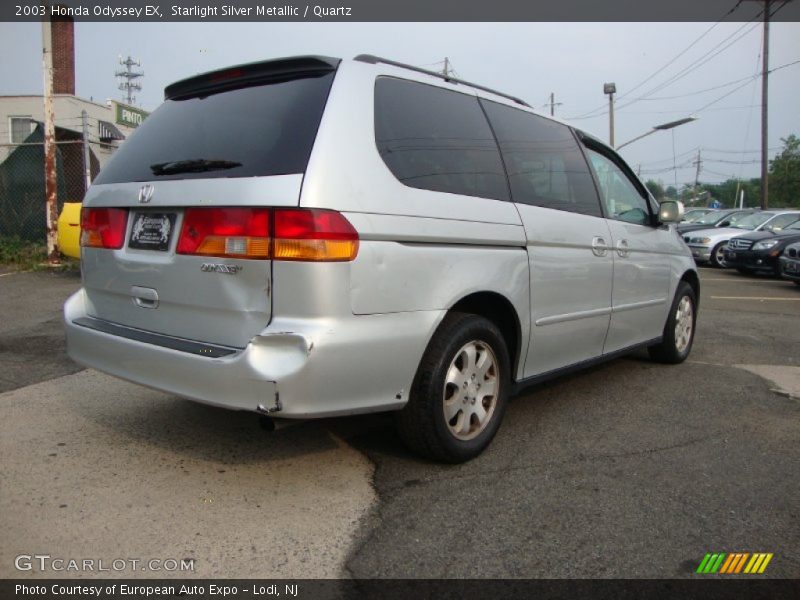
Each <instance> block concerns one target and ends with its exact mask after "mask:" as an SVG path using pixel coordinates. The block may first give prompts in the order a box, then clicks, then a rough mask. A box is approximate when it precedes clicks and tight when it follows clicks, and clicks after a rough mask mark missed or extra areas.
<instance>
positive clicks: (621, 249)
mask: <svg viewBox="0 0 800 600" xmlns="http://www.w3.org/2000/svg"><path fill="white" fill-rule="evenodd" d="M630 253H631V249H630V247H629V246H628V240H620V241H618V242H617V254H619V255H620V257H621V258H626V257H627V256H628V254H630Z"/></svg>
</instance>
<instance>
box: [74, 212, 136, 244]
mask: <svg viewBox="0 0 800 600" xmlns="http://www.w3.org/2000/svg"><path fill="white" fill-rule="evenodd" d="M127 224H128V211H127V210H126V209H124V208H82V209H81V246H83V247H84V248H108V249H111V250H118V249H120V248H122V245H123V244H124V243H125V230H126V226H127Z"/></svg>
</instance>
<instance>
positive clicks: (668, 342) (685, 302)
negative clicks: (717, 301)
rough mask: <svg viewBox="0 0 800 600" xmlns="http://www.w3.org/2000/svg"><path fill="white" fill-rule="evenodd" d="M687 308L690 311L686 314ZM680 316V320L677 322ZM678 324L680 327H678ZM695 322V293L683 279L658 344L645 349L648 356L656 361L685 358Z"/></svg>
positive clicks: (666, 361) (689, 347) (675, 360)
mask: <svg viewBox="0 0 800 600" xmlns="http://www.w3.org/2000/svg"><path fill="white" fill-rule="evenodd" d="M687 308H689V309H690V312H689V313H688V314H687V312H686V311H687ZM679 316H680V322H679ZM679 324H680V327H679ZM696 324H697V295H696V294H695V293H694V290H693V289H692V286H690V285H689V284H688V283H686V282H685V281H681V282H680V283H679V284H678V289H677V290H676V292H675V298H674V300H673V301H672V306H671V307H670V309H669V316H668V317H667V323H666V325H664V334H663V337H662V340H661V343H660V344H656V345H655V346H650V347H649V348H648V349H647V350H648V352H649V353H650V358H652V359H653V360H655V361H657V362H663V363H668V364H678V363H682V362H683V361H685V360H686V357H687V356H689V353H690V352H691V351H692V344H693V343H694V333H695V329H696Z"/></svg>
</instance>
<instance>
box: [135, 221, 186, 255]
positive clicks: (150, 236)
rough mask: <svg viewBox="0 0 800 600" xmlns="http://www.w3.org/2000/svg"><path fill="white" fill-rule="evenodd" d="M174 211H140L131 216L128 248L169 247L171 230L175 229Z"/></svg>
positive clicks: (163, 249) (165, 249)
mask: <svg viewBox="0 0 800 600" xmlns="http://www.w3.org/2000/svg"><path fill="white" fill-rule="evenodd" d="M175 218H176V216H175V213H156V212H149V211H148V212H140V213H136V214H135V215H134V218H133V226H132V227H131V236H130V239H129V240H128V248H133V249H135V250H157V251H159V252H165V251H167V250H168V249H169V243H170V240H171V239H172V232H173V231H174V230H175Z"/></svg>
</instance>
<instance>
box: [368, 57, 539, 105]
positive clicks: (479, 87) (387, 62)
mask: <svg viewBox="0 0 800 600" xmlns="http://www.w3.org/2000/svg"><path fill="white" fill-rule="evenodd" d="M353 60H357V61H358V62H363V63H369V64H371V65H375V64H378V63H380V64H384V65H392V66H393V67H400V68H401V69H409V70H410V71H416V72H417V73H425V75H431V76H433V77H438V78H439V79H443V80H444V81H448V82H450V83H460V84H462V85H468V86H469V87H472V88H475V89H477V90H483V91H484V92H489V93H490V94H494V95H496V96H501V97H503V98H507V99H508V100H513V101H514V102H516V103H517V104H521V105H522V106H527V107H528V108H532V107H531V105H530V104H528V103H527V102H525V101H524V100H522V99H520V98H517V97H516V96H510V95H509V94H504V93H503V92H498V91H497V90H493V89H492V88H488V87H485V86H482V85H478V84H477V83H470V82H469V81H464V80H463V79H458V78H456V77H450V76H449V75H442V74H441V73H437V72H436V71H429V70H428V69H421V68H420V67H415V66H414V65H407V64H405V63H401V62H397V61H394V60H389V59H388V58H381V57H380V56H373V55H372V54H359V55H358V56H356V57H355V58H354V59H353Z"/></svg>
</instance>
